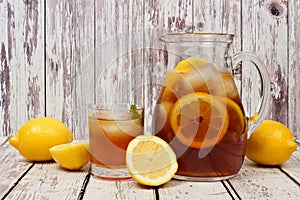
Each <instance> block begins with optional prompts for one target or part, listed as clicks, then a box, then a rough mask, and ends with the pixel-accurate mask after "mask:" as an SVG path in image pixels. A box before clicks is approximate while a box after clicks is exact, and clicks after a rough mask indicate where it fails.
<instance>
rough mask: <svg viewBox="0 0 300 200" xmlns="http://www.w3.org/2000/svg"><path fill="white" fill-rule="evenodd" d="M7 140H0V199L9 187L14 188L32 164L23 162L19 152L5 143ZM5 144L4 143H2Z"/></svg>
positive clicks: (2, 138)
mask: <svg viewBox="0 0 300 200" xmlns="http://www.w3.org/2000/svg"><path fill="white" fill-rule="evenodd" d="M6 140H7V138H4V137H1V138H0V148H1V154H0V180H1V183H0V198H1V199H2V198H3V197H4V195H5V194H6V193H7V192H8V191H9V189H10V188H11V187H13V186H14V184H16V183H17V182H18V180H19V178H21V177H22V175H23V174H24V173H26V171H27V170H28V169H30V167H32V165H33V163H31V162H29V161H27V160H25V159H24V158H23V157H22V156H20V154H19V152H18V151H17V150H15V149H14V148H13V147H12V146H10V145H9V144H8V142H5V141H6ZM3 142H5V143H3Z"/></svg>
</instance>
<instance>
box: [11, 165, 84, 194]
mask: <svg viewBox="0 0 300 200" xmlns="http://www.w3.org/2000/svg"><path fill="white" fill-rule="evenodd" d="M86 174H87V172H71V171H66V170H64V169H61V168H59V167H58V165H57V164H56V163H53V162H52V163H37V164H35V165H34V166H33V167H32V168H31V169H30V171H28V173H27V174H26V176H25V177H24V178H22V179H21V180H20V181H19V183H18V185H17V186H16V187H14V189H13V191H12V192H11V193H9V194H8V196H7V199H20V200H21V199H70V200H71V199H77V197H78V196H79V193H80V190H81V186H82V184H83V181H84V177H85V176H86ZM50 194H51V195H50Z"/></svg>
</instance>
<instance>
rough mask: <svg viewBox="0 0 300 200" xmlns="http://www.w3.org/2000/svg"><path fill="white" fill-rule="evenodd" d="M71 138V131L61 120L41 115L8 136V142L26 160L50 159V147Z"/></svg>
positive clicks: (68, 140)
mask: <svg viewBox="0 0 300 200" xmlns="http://www.w3.org/2000/svg"><path fill="white" fill-rule="evenodd" d="M72 140H73V135H72V133H71V132H70V131H69V130H68V128H67V127H66V126H65V125H64V124H63V123H62V122H61V121H59V120H57V119H54V118H48V117H41V118H34V119H31V120H29V121H27V122H26V123H25V124H24V125H23V126H22V127H21V128H20V129H19V131H18V133H17V134H15V135H14V136H12V137H10V138H9V143H10V144H11V145H12V146H13V147H15V148H16V149H17V150H18V151H19V152H20V154H21V155H22V156H23V157H25V158H27V159H28V160H32V161H47V160H52V157H51V155H50V153H49V149H50V148H51V147H53V146H55V145H58V144H63V143H69V142H72Z"/></svg>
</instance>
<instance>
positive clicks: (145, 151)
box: [126, 135, 178, 186]
mask: <svg viewBox="0 0 300 200" xmlns="http://www.w3.org/2000/svg"><path fill="white" fill-rule="evenodd" d="M126 165H127V168H128V171H129V173H130V174H131V176H132V177H133V179H134V180H136V181H137V182H138V183H140V184H143V185H148V186H158V185H162V184H164V183H166V182H168V181H169V180H171V179H172V177H173V176H174V174H175V173H176V171H177V168H178V164H177V160H176V155H175V153H174V151H173V149H172V148H171V147H170V146H169V145H168V143H166V142H165V141H164V140H162V139H160V138H159V137H157V136H149V135H148V136H146V135H140V136H137V137H136V138H135V139H133V140H132V141H131V142H130V143H129V145H128V148H127V152H126Z"/></svg>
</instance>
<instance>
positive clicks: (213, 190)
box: [158, 180, 232, 200]
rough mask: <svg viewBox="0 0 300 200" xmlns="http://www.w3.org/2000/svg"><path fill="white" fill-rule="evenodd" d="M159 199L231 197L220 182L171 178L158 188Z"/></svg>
mask: <svg viewBox="0 0 300 200" xmlns="http://www.w3.org/2000/svg"><path fill="white" fill-rule="evenodd" d="M158 191H159V199H166V200H167V199H195V198H196V199H232V198H231V196H230V195H229V194H228V192H227V191H226V189H225V187H223V185H222V183H221V182H206V183H205V182H193V183H191V182H187V181H176V180H172V181H171V182H168V183H167V184H165V185H163V186H162V187H160V188H159V190H158Z"/></svg>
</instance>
